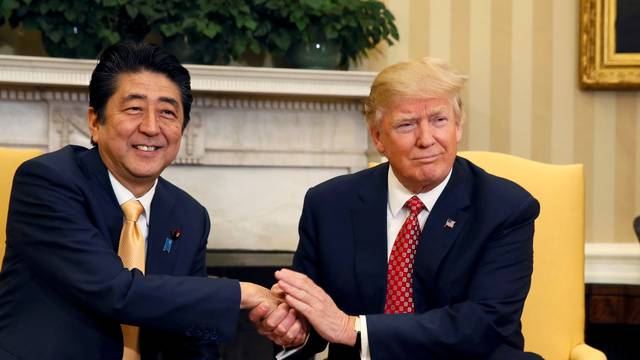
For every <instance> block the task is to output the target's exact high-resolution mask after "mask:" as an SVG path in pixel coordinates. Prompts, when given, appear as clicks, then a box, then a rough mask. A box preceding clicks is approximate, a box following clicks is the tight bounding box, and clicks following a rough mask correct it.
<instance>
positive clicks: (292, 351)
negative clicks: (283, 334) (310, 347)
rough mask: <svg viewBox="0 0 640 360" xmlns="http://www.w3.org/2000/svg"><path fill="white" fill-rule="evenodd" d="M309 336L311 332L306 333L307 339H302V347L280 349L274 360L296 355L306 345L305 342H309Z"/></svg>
mask: <svg viewBox="0 0 640 360" xmlns="http://www.w3.org/2000/svg"><path fill="white" fill-rule="evenodd" d="M310 334H311V332H309V333H307V337H306V338H305V339H304V342H303V343H302V345H300V346H297V347H294V348H291V349H285V348H284V347H283V348H282V351H280V352H279V353H277V354H276V360H282V359H286V358H287V357H289V356H291V355H293V354H295V353H297V352H298V351H299V350H300V349H302V348H303V347H304V346H305V345H307V341H309V335H310Z"/></svg>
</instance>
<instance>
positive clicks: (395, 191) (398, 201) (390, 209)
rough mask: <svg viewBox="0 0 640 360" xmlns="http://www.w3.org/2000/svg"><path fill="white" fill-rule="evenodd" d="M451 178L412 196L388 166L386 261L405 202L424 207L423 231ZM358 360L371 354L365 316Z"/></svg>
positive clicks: (405, 213)
mask: <svg viewBox="0 0 640 360" xmlns="http://www.w3.org/2000/svg"><path fill="white" fill-rule="evenodd" d="M450 178H451V171H449V174H448V175H447V177H446V178H445V179H444V181H442V182H441V183H440V184H438V186H436V187H434V188H433V189H431V191H427V192H424V193H419V194H414V193H412V192H410V191H409V190H407V188H405V187H404V185H402V184H401V183H400V180H398V178H397V177H396V175H395V174H394V173H393V170H392V169H391V166H389V173H388V176H387V186H388V198H387V261H389V256H391V250H392V249H393V243H394V242H395V241H396V237H397V236H398V232H399V231H400V228H402V224H404V222H405V220H406V219H407V217H408V216H409V209H407V208H405V207H404V204H405V203H406V202H407V200H409V199H411V197H412V196H414V195H415V196H417V197H418V198H419V199H420V201H422V203H423V204H424V206H425V210H424V211H421V212H420V213H419V214H418V223H419V224H420V230H422V229H424V224H425V223H426V222H427V217H429V212H430V211H431V209H433V206H434V205H435V203H436V201H437V200H438V198H439V197H440V194H442V191H443V190H444V188H445V186H447V183H449V179H450ZM360 346H361V347H360V359H361V360H370V359H371V354H370V351H369V334H368V332H367V317H366V315H360Z"/></svg>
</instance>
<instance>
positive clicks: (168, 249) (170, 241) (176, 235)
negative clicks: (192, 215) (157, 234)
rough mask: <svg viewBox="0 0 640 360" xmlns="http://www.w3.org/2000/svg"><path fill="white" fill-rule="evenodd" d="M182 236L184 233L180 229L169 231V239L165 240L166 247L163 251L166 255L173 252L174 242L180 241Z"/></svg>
mask: <svg viewBox="0 0 640 360" xmlns="http://www.w3.org/2000/svg"><path fill="white" fill-rule="evenodd" d="M180 236H182V232H181V231H180V229H175V230H171V231H169V237H167V238H166V239H164V246H163V247H162V251H163V252H166V253H170V252H171V247H172V246H173V243H174V241H176V240H178V239H179V238H180Z"/></svg>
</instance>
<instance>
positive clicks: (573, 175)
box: [458, 151, 585, 360]
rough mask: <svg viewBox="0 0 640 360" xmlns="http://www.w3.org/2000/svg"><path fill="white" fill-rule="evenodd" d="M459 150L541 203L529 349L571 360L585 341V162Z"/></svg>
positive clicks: (527, 311) (525, 321)
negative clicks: (544, 160)
mask: <svg viewBox="0 0 640 360" xmlns="http://www.w3.org/2000/svg"><path fill="white" fill-rule="evenodd" d="M458 155H460V156H461V157H464V158H466V159H468V160H470V161H471V162H473V163H474V164H476V165H478V166H479V167H481V168H483V169H485V170H486V171H487V172H489V173H491V174H494V175H497V176H500V177H503V178H506V179H509V180H511V181H514V182H516V183H517V184H519V185H520V186H522V187H523V188H525V189H526V190H527V191H529V192H530V193H531V194H532V195H533V196H534V197H535V198H536V199H538V201H539V202H540V217H539V218H538V219H537V220H536V223H535V234H534V241H533V250H534V255H533V260H534V261H533V276H532V284H531V290H530V292H529V296H528V297H527V300H526V302H525V306H524V313H523V315H522V327H523V333H524V338H525V350H527V351H533V352H535V353H538V354H540V355H542V356H543V357H544V358H545V359H554V360H565V359H569V358H570V352H571V350H572V349H573V348H574V347H575V346H577V345H579V344H582V343H583V342H584V322H585V307H584V213H585V210H584V174H583V168H582V165H552V164H545V163H540V162H536V161H532V160H527V159H524V158H520V157H517V156H512V155H507V154H500V153H492V152H482V151H465V152H460V153H459V154H458Z"/></svg>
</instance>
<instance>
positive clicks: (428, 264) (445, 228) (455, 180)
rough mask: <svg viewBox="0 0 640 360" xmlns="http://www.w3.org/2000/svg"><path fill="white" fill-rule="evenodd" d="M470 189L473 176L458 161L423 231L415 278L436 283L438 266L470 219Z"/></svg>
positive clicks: (418, 250) (417, 255)
mask: <svg viewBox="0 0 640 360" xmlns="http://www.w3.org/2000/svg"><path fill="white" fill-rule="evenodd" d="M471 190H472V181H471V175H470V174H469V172H468V169H467V168H466V167H464V166H463V165H461V164H460V161H459V160H457V159H456V161H455V163H454V166H453V172H452V174H451V178H450V180H449V183H448V184H447V186H446V187H445V189H444V191H443V192H442V194H441V195H440V197H439V198H438V200H437V201H436V203H435V205H434V206H433V209H432V210H431V213H430V214H429V217H428V218H427V222H426V224H425V226H424V229H423V231H422V236H421V238H420V243H419V244H418V249H417V250H416V251H417V253H416V260H415V261H416V264H415V271H416V273H415V276H417V277H419V278H421V279H422V280H424V281H426V282H428V283H433V282H434V281H435V275H436V272H437V270H438V266H439V265H440V263H441V262H442V259H443V258H444V256H445V255H446V254H447V252H448V250H449V249H450V248H451V246H452V245H453V243H454V242H455V241H456V239H457V238H458V236H459V235H460V233H461V231H462V230H463V229H464V225H465V222H466V221H467V219H468V217H469V215H468V213H467V211H466V209H467V208H468V206H469V205H470V199H471ZM451 221H453V222H455V223H454V224H452V223H451ZM447 223H449V224H447Z"/></svg>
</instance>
